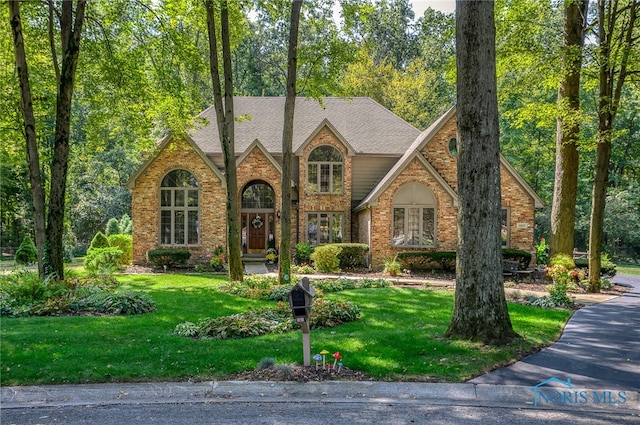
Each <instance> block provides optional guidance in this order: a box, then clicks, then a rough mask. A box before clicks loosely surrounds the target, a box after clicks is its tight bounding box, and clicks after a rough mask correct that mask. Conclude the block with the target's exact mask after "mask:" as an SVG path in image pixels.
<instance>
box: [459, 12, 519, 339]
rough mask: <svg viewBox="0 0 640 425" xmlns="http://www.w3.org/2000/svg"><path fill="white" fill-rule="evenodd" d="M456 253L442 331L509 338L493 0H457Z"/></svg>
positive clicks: (511, 331) (463, 335) (512, 335)
mask: <svg viewBox="0 0 640 425" xmlns="http://www.w3.org/2000/svg"><path fill="white" fill-rule="evenodd" d="M456 46H457V49H456V50H457V53H456V56H457V58H456V59H457V73H458V75H457V92H458V107H457V126H458V199H459V202H460V204H459V207H458V257H457V258H458V259H457V267H456V294H455V306H454V311H453V317H452V320H451V324H450V325H449V329H448V330H447V336H448V337H450V338H461V339H470V340H479V341H483V342H485V343H489V344H500V343H506V342H508V341H510V340H511V339H512V338H513V337H514V335H515V334H514V332H513V328H512V326H511V320H510V318H509V312H508V310H507V303H506V300H505V295H504V287H503V277H502V249H501V248H502V243H501V237H500V227H501V199H500V157H499V149H500V146H499V128H498V100H497V95H496V68H495V26H494V4H493V2H492V1H482V2H470V1H465V0H458V1H457V2H456Z"/></svg>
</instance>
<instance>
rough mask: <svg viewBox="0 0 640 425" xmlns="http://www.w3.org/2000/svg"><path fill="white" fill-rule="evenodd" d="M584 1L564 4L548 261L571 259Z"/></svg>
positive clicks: (577, 160) (577, 157) (585, 3)
mask: <svg viewBox="0 0 640 425" xmlns="http://www.w3.org/2000/svg"><path fill="white" fill-rule="evenodd" d="M588 5H589V2H588V0H567V1H566V2H565V19H564V31H563V32H564V46H563V78H562V81H561V82H560V87H559V89H558V107H559V110H560V115H559V118H558V125H557V135H556V171H555V181H554V188H553V202H552V204H551V238H550V243H549V251H550V253H549V254H550V257H553V256H556V255H567V256H569V257H571V256H572V255H573V248H574V246H573V245H574V227H575V215H576V198H577V193H578V165H579V155H578V141H579V140H580V125H579V121H580V118H579V116H580V111H579V109H580V70H581V68H582V47H583V45H584V27H585V22H586V14H587V7H588Z"/></svg>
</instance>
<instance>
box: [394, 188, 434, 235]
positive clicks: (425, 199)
mask: <svg viewBox="0 0 640 425" xmlns="http://www.w3.org/2000/svg"><path fill="white" fill-rule="evenodd" d="M435 204H436V202H435V197H434V196H433V193H432V192H431V190H430V189H429V188H427V187H426V186H423V185H421V184H419V183H409V184H406V185H404V186H402V187H401V188H400V189H399V190H398V192H396V194H395V196H394V197H393V224H392V225H391V245H393V246H415V247H434V246H435V245H436V214H435V211H436V205H435Z"/></svg>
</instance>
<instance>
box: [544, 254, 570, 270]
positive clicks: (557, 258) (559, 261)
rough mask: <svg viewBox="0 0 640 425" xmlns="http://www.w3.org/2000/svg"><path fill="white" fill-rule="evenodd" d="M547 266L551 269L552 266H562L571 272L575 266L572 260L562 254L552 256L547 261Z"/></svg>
mask: <svg viewBox="0 0 640 425" xmlns="http://www.w3.org/2000/svg"><path fill="white" fill-rule="evenodd" d="M549 265H550V266H551V267H553V266H562V267H564V268H565V269H567V270H571V269H574V268H575V267H576V264H575V262H574V260H573V258H571V257H570V256H568V255H564V254H559V255H554V256H553V257H551V258H550V259H549Z"/></svg>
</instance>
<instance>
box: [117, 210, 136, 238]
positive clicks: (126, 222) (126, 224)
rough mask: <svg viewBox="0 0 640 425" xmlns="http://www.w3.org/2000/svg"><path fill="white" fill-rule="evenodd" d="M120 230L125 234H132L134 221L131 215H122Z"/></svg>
mask: <svg viewBox="0 0 640 425" xmlns="http://www.w3.org/2000/svg"><path fill="white" fill-rule="evenodd" d="M119 224H120V232H121V233H123V234H125V235H130V234H131V230H132V229H131V228H132V226H133V222H132V221H131V217H129V214H123V215H122V217H120V223H119Z"/></svg>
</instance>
